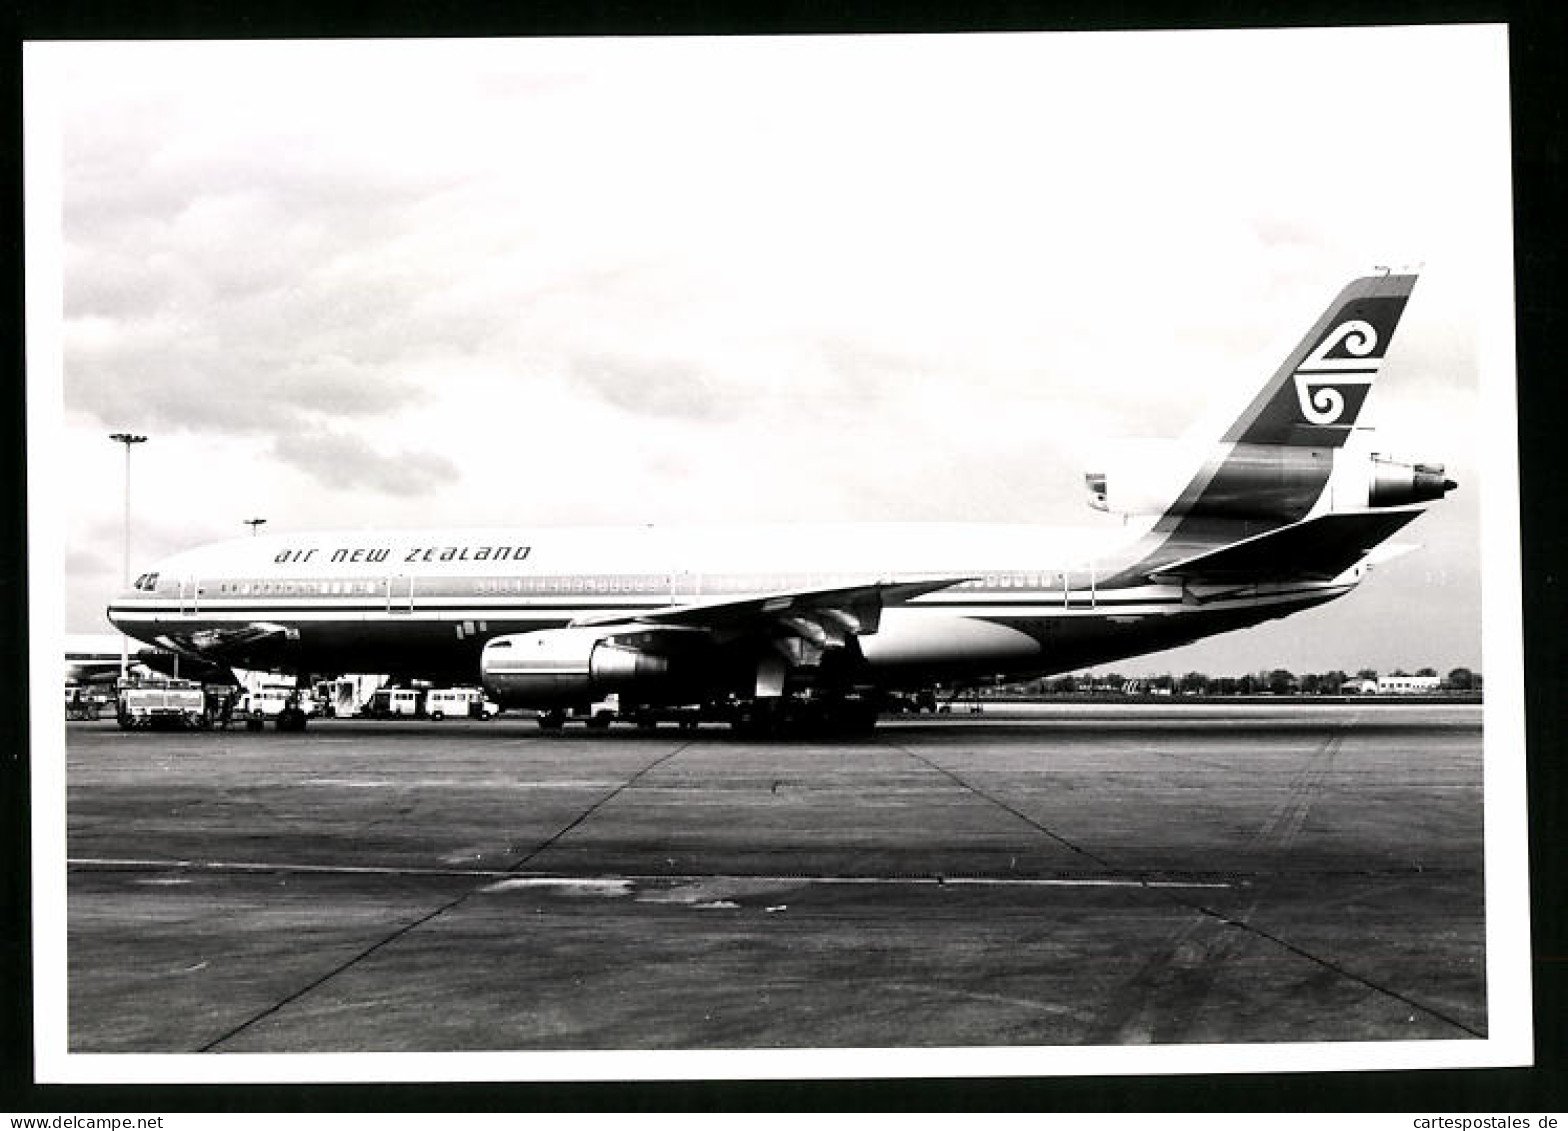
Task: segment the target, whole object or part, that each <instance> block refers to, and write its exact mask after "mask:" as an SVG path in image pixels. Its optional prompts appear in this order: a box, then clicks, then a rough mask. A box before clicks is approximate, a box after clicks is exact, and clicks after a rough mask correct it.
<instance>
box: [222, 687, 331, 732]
mask: <svg viewBox="0 0 1568 1131" xmlns="http://www.w3.org/2000/svg"><path fill="white" fill-rule="evenodd" d="M317 709H318V704H317V702H316V699H315V697H314V696H312V695H309V694H307V693H304V692H301V691H299V690H297V689H295V688H292V687H263V688H261V689H260V690H258V691H249V692H246V694H245V695H244V697H243V698H241V699H240V704H239V708H238V709H237V710H236V711H235V712H234V717H235V718H237V719H244V720H245V728H246V729H247V730H260V729H261V728H262V727H264V726H266V725H267V720H268V719H271V720H272V721H273V723H274V724H275V725H276V726H277V728H278V729H279V730H304V729H305V722H306V720H308V719H309V718H310V717H311V716H312V715H314V714H316V713H317Z"/></svg>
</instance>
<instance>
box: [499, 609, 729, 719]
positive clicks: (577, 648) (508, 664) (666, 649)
mask: <svg viewBox="0 0 1568 1131" xmlns="http://www.w3.org/2000/svg"><path fill="white" fill-rule="evenodd" d="M697 643H698V642H697V641H696V640H695V639H693V635H692V633H691V632H690V631H689V630H687V629H682V628H664V629H633V630H630V631H628V630H624V629H623V630H619V631H618V630H616V629H611V628H594V627H576V628H549V629H541V630H540V631H538V632H517V633H512V634H510V635H507V636H498V637H496V638H495V639H493V640H491V641H490V642H489V643H487V644H486V645H485V650H484V654H483V656H482V657H481V659H480V670H481V675H482V678H483V681H484V685H485V690H487V691H488V692H489V693H490V694H491V696H492V697H493V698H494V699H495V701H496V702H497V703H500V704H503V705H505V706H555V705H559V704H563V703H575V702H587V701H590V700H593V699H601V698H603V697H604V696H606V695H609V694H611V693H621V692H628V691H635V692H637V693H638V695H639V697H642V698H647V697H650V696H651V697H657V693H658V692H660V691H661V690H663V689H664V688H665V687H666V686H667V685H669V684H670V683H671V682H672V681H673V679H674V678H675V677H676V676H678V675H679V674H680V672H681V668H682V666H683V661H689V659H690V657H691V653H692V650H693V647H692V646H693V645H695V644H697Z"/></svg>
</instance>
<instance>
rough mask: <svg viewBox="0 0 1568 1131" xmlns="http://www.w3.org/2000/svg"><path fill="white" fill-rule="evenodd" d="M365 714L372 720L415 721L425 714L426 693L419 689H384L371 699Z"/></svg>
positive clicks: (366, 706) (365, 708)
mask: <svg viewBox="0 0 1568 1131" xmlns="http://www.w3.org/2000/svg"><path fill="white" fill-rule="evenodd" d="M363 713H364V714H365V715H367V716H369V717H370V718H372V719H413V718H419V717H421V716H422V715H424V713H425V692H424V691H422V690H420V689H418V688H407V687H383V688H382V689H381V690H379V691H377V692H376V693H375V694H374V695H372V696H371V697H370V700H369V702H367V703H366V704H365V707H364V711H363Z"/></svg>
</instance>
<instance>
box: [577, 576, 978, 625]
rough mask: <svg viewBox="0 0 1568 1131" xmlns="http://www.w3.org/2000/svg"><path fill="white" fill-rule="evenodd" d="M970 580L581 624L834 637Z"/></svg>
mask: <svg viewBox="0 0 1568 1131" xmlns="http://www.w3.org/2000/svg"><path fill="white" fill-rule="evenodd" d="M968 580H970V578H967V577H942V578H936V579H934V580H926V581H877V582H872V583H870V584H866V585H845V586H840V587H837V588H832V589H790V590H783V591H780V592H777V593H768V594H764V595H762V596H757V597H741V598H721V599H718V600H713V601H696V602H690V603H687V604H684V605H673V606H671V607H669V608H665V609H654V610H651V611H649V612H640V613H626V614H610V615H608V616H598V617H584V618H582V619H581V620H576V621H573V622H572V624H573V625H574V626H579V625H609V626H614V625H663V626H669V627H675V628H691V629H704V630H707V631H710V632H724V631H737V630H738V631H746V630H749V629H754V628H759V627H762V626H764V625H767V624H769V623H774V624H783V625H785V626H788V627H790V628H792V629H794V630H796V631H797V632H798V633H799V634H800V635H803V636H807V637H813V636H816V635H817V633H816V631H815V630H814V629H813V627H812V626H815V629H820V630H821V631H822V632H823V633H825V634H826V635H827V636H829V637H841V636H842V635H843V634H845V633H848V634H850V635H856V636H858V635H864V634H868V633H873V632H875V631H876V630H877V627H878V625H879V624H880V623H881V616H882V610H883V608H885V607H886V606H888V605H898V604H902V603H903V602H905V601H909V600H912V599H913V598H915V597H919V596H921V595H922V594H925V593H934V592H936V591H937V590H938V589H946V588H948V587H949V586H952V585H958V584H960V583H961V582H964V581H968Z"/></svg>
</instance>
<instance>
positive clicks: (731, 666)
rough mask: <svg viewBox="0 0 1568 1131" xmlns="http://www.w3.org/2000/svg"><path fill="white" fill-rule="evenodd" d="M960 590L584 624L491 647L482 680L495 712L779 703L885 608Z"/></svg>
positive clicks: (915, 588)
mask: <svg viewBox="0 0 1568 1131" xmlns="http://www.w3.org/2000/svg"><path fill="white" fill-rule="evenodd" d="M962 580H965V579H964V578H951V577H948V578H941V579H938V580H924V581H911V582H891V581H884V582H872V583H868V584H864V585H851V586H843V587H839V588H832V589H801V590H792V591H787V592H781V593H768V594H761V595H758V596H753V597H739V598H722V599H719V600H714V601H705V602H695V603H691V604H685V605H672V606H669V607H668V608H662V609H653V610H649V611H646V612H641V613H635V614H616V615H614V616H609V617H599V618H587V619H584V620H580V621H577V622H575V623H573V624H571V625H569V626H567V627H565V628H551V629H541V630H539V631H537V632H518V633H511V634H509V635H506V636H498V637H496V638H495V639H493V640H491V641H490V642H489V643H487V644H486V645H485V649H484V654H483V656H482V658H481V661H480V664H481V672H482V677H483V681H484V685H485V689H486V690H487V691H489V692H490V694H491V695H492V696H493V697H494V698H495V700H496V702H498V703H502V704H505V705H515V706H539V707H554V706H562V705H569V704H576V703H585V702H588V701H591V700H593V699H596V698H603V697H604V696H606V695H609V694H611V693H612V692H614V693H618V694H621V695H623V696H629V697H631V698H632V699H634V700H636V701H638V702H650V701H661V700H665V701H668V700H672V699H677V698H679V697H680V696H681V695H682V693H683V692H684V691H686V690H689V688H690V687H691V686H693V685H699V684H700V685H706V686H709V687H714V686H720V685H723V684H725V683H730V684H732V685H733V688H734V689H735V690H737V691H739V692H744V693H750V692H753V691H754V692H755V693H756V694H759V695H777V694H780V693H781V692H782V691H783V688H784V683H785V679H786V677H787V676H788V675H789V673H790V672H793V671H798V670H799V669H807V668H820V667H822V666H824V665H825V664H827V660H828V657H830V656H842V655H844V654H846V653H847V652H849V651H850V650H851V645H852V642H853V639H854V638H855V637H857V636H862V635H865V634H868V633H872V632H875V631H877V628H878V626H879V625H880V623H881V616H882V610H883V608H884V607H885V606H886V605H889V604H898V603H901V602H903V601H907V600H910V599H911V598H914V597H917V596H920V595H921V594H924V593H930V592H934V591H935V590H938V589H944V588H946V587H947V586H949V585H953V584H956V583H957V582H959V581H962ZM716 667H717V668H722V669H723V672H722V673H721V672H719V671H716V670H715V668H716ZM748 681H749V682H748Z"/></svg>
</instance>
